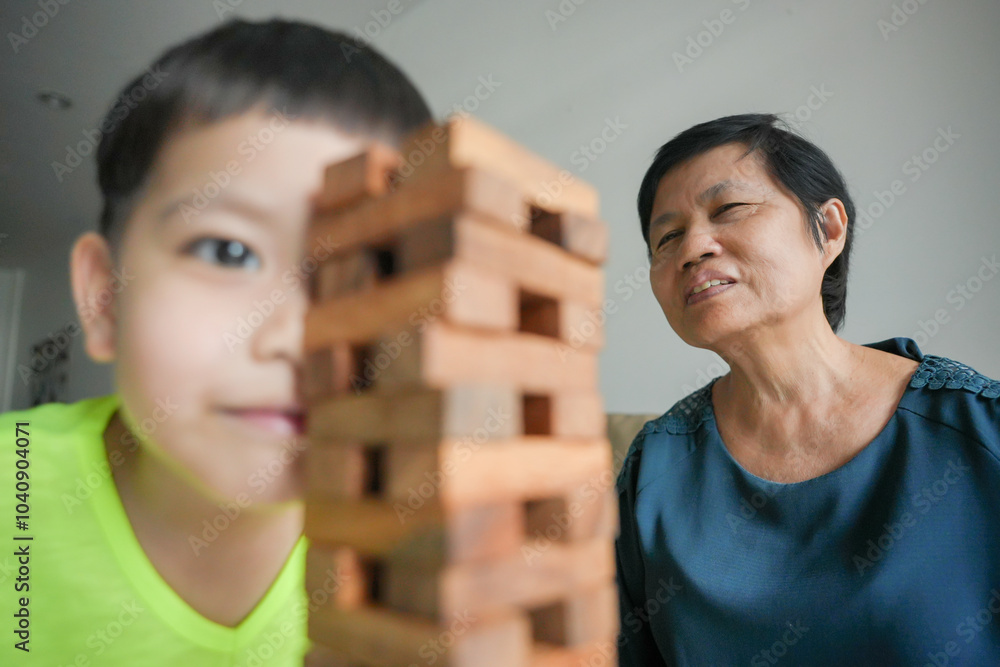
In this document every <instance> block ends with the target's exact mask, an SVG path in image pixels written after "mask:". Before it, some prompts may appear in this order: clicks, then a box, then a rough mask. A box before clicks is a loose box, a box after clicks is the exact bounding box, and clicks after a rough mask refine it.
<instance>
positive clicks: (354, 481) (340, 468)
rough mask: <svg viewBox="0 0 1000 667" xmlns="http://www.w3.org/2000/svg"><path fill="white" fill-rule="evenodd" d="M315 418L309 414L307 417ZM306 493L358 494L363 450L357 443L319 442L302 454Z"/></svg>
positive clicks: (325, 495)
mask: <svg viewBox="0 0 1000 667" xmlns="http://www.w3.org/2000/svg"><path fill="white" fill-rule="evenodd" d="M315 418H316V415H315V414H313V415H312V416H310V421H312V420H313V419H315ZM305 461H306V466H305V468H306V494H307V495H308V496H309V497H310V498H313V499H324V498H325V499H331V498H360V497H361V496H362V495H364V493H365V463H366V462H365V453H364V446H363V445H361V444H360V443H338V444H337V445H324V446H319V445H318V444H317V443H316V442H314V441H313V440H312V438H310V442H309V446H308V448H307V449H306V454H305Z"/></svg>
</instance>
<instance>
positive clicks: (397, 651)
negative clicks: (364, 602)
mask: <svg viewBox="0 0 1000 667" xmlns="http://www.w3.org/2000/svg"><path fill="white" fill-rule="evenodd" d="M309 637H310V639H312V640H313V641H315V642H318V643H320V644H322V645H324V646H326V647H328V648H330V649H331V650H333V651H335V652H337V653H339V654H341V655H344V656H347V657H348V658H349V659H351V660H354V661H357V662H360V663H361V664H364V665H369V666H371V667H411V666H412V665H414V664H432V663H433V664H437V665H442V666H444V667H527V665H528V660H529V659H530V653H531V648H530V647H531V629H530V626H529V623H528V621H527V619H526V618H524V616H523V615H518V614H508V615H505V616H494V617H490V618H482V617H478V616H475V615H473V614H470V613H469V612H460V613H458V614H455V615H454V616H452V617H450V618H448V619H446V620H444V621H443V622H442V623H441V624H440V625H438V624H435V623H431V622H429V621H426V620H421V619H419V618H414V617H413V616H411V615H407V614H401V613H398V612H393V611H389V610H384V609H375V608H362V609H353V610H349V611H348V610H341V609H336V608H324V609H321V610H320V611H319V612H317V613H315V614H311V615H310V616H309Z"/></svg>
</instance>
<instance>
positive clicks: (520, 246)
mask: <svg viewBox="0 0 1000 667" xmlns="http://www.w3.org/2000/svg"><path fill="white" fill-rule="evenodd" d="M407 231H408V233H407V234H401V236H400V238H399V239H397V240H396V241H394V243H396V244H397V250H396V252H397V253H398V259H396V260H394V261H393V264H394V271H395V273H396V275H395V280H396V281H398V280H401V279H402V278H403V277H404V276H406V270H407V269H409V270H411V271H412V270H415V269H417V268H420V267H422V266H426V265H427V264H428V263H431V264H433V262H435V261H438V260H440V261H441V263H442V264H443V263H445V262H446V261H447V260H446V259H445V257H448V256H450V257H453V258H454V259H455V260H456V261H460V262H461V264H460V266H462V267H464V268H461V269H459V268H456V269H451V270H454V271H462V272H463V275H466V274H467V275H469V276H470V278H477V279H478V280H479V282H484V281H486V280H488V279H490V278H492V279H493V281H494V284H495V286H485V287H483V289H491V292H490V293H486V294H483V295H482V296H481V298H480V297H479V295H473V294H471V293H470V295H469V296H468V297H466V298H464V299H461V303H460V304H458V307H462V308H465V309H469V310H473V311H478V310H485V309H486V308H488V307H489V306H490V304H491V302H495V303H494V305H493V308H494V309H497V310H501V311H503V317H504V318H506V317H507V311H506V309H507V308H508V307H509V306H507V303H506V299H507V297H504V296H502V295H501V294H500V292H501V289H502V288H501V287H499V283H498V282H497V281H500V280H501V279H506V280H507V281H508V282H509V283H510V284H511V285H512V286H517V287H519V288H520V289H521V290H522V291H524V292H526V293H528V294H532V295H537V296H539V297H549V298H552V299H556V300H559V301H566V302H571V303H573V304H579V305H578V307H576V310H572V309H571V310H569V311H567V316H568V317H569V319H567V320H565V321H566V325H565V326H564V328H566V330H567V331H568V332H572V330H573V327H574V326H576V327H577V328H579V329H580V331H583V332H584V334H585V335H584V336H583V344H585V345H587V346H591V347H595V348H596V347H598V346H599V345H600V341H601V339H600V338H599V337H598V338H594V333H593V332H592V331H590V328H591V327H593V326H595V323H594V320H595V319H596V322H598V323H599V322H600V318H599V316H603V313H601V310H600V309H601V307H602V305H603V303H602V301H603V294H604V279H603V277H602V275H601V271H600V269H599V268H597V267H595V266H592V265H590V264H588V263H587V262H585V261H583V260H581V259H578V258H576V257H574V256H572V255H568V254H567V253H565V252H563V251H561V250H560V249H559V248H557V247H555V246H553V245H552V244H551V243H547V242H545V241H543V240H541V239H539V238H537V237H533V236H530V235H525V234H518V233H516V232H513V231H511V230H509V229H503V228H500V227H498V226H497V225H495V224H492V223H490V222H489V221H487V220H485V219H483V218H482V217H481V216H475V215H471V214H461V215H459V216H457V217H454V218H439V219H435V220H431V221H425V222H422V223H419V224H416V225H415V226H413V227H410V228H408V230H407ZM424 237H426V242H425V241H424ZM373 243H375V242H374V241H370V242H368V241H366V242H362V243H360V244H356V245H355V246H354V247H353V248H352V249H351V250H347V251H345V252H347V253H355V254H357V255H363V254H365V253H370V252H373V248H375V246H374V245H372V244H373ZM382 243H387V241H385V240H383V241H382ZM421 243H423V246H421ZM400 245H401V247H400ZM449 253H450V255H449ZM355 262H357V263H360V260H355ZM472 270H474V271H475V273H472V272H471V271H472ZM422 275H427V274H422ZM320 279H323V276H322V275H318V276H317V278H316V280H320ZM387 279H388V282H387V283H386V285H388V284H389V283H392V282H394V281H393V276H388V277H387ZM331 280H332V279H331ZM351 284H353V285H356V286H357V291H361V290H364V289H368V287H367V284H365V283H363V282H361V283H359V282H357V281H355V282H354V283H351ZM324 289H325V290H326V292H324V291H323V290H324ZM330 289H332V288H329V287H327V288H322V289H321V288H320V287H317V288H315V291H316V292H317V293H320V292H322V293H323V294H328V293H329V290H330ZM398 289H404V288H402V287H400V288H398ZM409 289H415V288H413V287H411V288H409ZM428 289H430V288H428ZM340 293H341V294H343V293H344V292H340ZM438 296H440V295H438ZM474 296H475V298H474ZM412 298H424V299H434V298H435V297H434V296H430V295H428V294H426V293H423V292H421V293H420V294H419V297H418V296H416V295H414V296H413V297H412ZM379 303H380V302H379ZM477 304H478V305H477ZM483 304H485V307H484V306H483ZM584 308H589V309H590V311H592V312H593V313H594V314H595V316H594V317H591V318H589V320H588V322H590V323H589V324H587V325H584V324H583V322H582V321H580V322H579V323H577V320H580V319H581V318H582V317H584V316H585V315H586V313H581V312H580V310H581V309H584ZM404 310H405V309H404V308H403V307H401V306H400V307H397V308H395V309H393V310H391V312H393V313H396V315H397V316H402V315H401V314H402V311H404ZM414 312H415V311H413V310H412V309H411V310H410V312H409V315H413V314H414ZM478 317H479V318H480V319H484V320H485V321H487V322H489V323H491V324H492V320H490V319H489V318H488V317H486V316H484V315H482V314H480V315H479V316H478ZM498 317H499V316H498ZM574 318H576V319H574ZM505 321H506V320H505ZM324 322H325V320H324ZM312 326H313V327H314V328H316V327H319V326H320V325H319V324H316V323H313V324H312ZM307 334H310V336H311V337H312V338H315V337H317V336H319V337H323V334H322V331H318V332H315V333H313V332H312V331H310V330H308V329H307Z"/></svg>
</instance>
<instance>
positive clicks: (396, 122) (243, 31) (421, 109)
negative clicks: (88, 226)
mask: <svg viewBox="0 0 1000 667" xmlns="http://www.w3.org/2000/svg"><path fill="white" fill-rule="evenodd" d="M252 108H261V109H263V110H264V111H276V112H280V113H282V114H284V115H286V116H288V117H291V118H307V119H317V120H326V121H329V122H330V123H331V124H332V125H335V126H336V127H337V128H338V129H341V130H343V131H344V132H346V133H349V134H362V135H366V136H371V137H373V138H376V137H377V138H380V139H382V140H383V141H387V142H390V143H397V144H398V143H399V142H400V141H401V140H402V138H403V137H404V136H405V135H406V134H408V133H409V132H411V131H412V130H414V129H416V128H417V127H419V126H420V125H423V124H424V123H426V122H428V121H429V120H430V119H431V113H430V109H429V108H428V107H427V104H426V102H424V99H423V97H421V95H420V93H419V92H418V91H417V89H416V88H415V87H414V86H413V84H412V83H411V82H410V81H409V79H407V77H406V75H405V74H403V73H402V72H401V71H400V70H399V69H398V68H397V67H396V66H394V65H393V64H392V63H390V62H389V61H388V60H386V59H385V58H384V57H382V56H381V55H380V54H379V53H377V52H376V51H375V50H374V49H372V48H370V47H369V46H368V45H366V44H364V43H362V42H360V41H358V40H356V39H354V38H352V37H349V36H348V35H346V34H344V33H340V32H331V31H329V30H326V29H324V28H320V27H318V26H314V25H309V24H305V23H300V22H295V21H286V20H279V19H275V20H270V21H266V22H261V23H254V22H248V21H242V20H233V21H229V22H226V23H224V24H222V25H221V26H219V27H218V28H215V29H213V30H211V31H209V32H207V33H204V34H202V35H200V36H197V37H195V38H193V39H190V40H188V41H186V42H183V43H181V44H179V45H177V46H175V47H173V48H171V49H169V50H167V51H166V52H165V53H164V54H163V55H161V56H160V57H159V58H158V59H157V60H156V62H155V63H154V64H153V65H152V66H151V67H150V68H149V69H148V70H147V71H145V72H143V73H142V74H140V75H139V76H137V77H136V78H135V79H134V80H132V81H131V82H130V83H129V84H128V85H127V86H125V88H124V89H123V91H122V92H121V94H120V95H119V96H118V97H117V98H116V100H115V102H114V104H112V106H111V109H110V110H109V111H108V113H107V115H106V116H105V118H104V120H103V122H102V123H101V125H100V131H101V139H100V145H99V147H98V151H97V165H98V181H99V183H100V187H101V193H102V195H103V197H104V205H103V210H102V212H101V219H100V231H101V233H102V234H103V235H104V236H105V238H106V239H108V242H109V244H110V245H111V247H112V249H115V248H117V246H118V245H119V243H120V240H121V236H122V234H123V232H124V229H123V228H124V225H125V221H126V220H127V219H128V217H129V216H130V215H131V212H132V207H133V205H134V204H135V201H136V199H137V195H138V194H139V193H140V192H141V190H142V188H143V187H144V185H145V182H146V179H147V176H148V175H149V170H150V168H151V167H152V165H153V162H154V160H155V159H156V156H157V154H158V153H159V151H160V149H161V148H162V146H163V144H164V143H165V142H166V140H167V139H168V138H169V137H170V136H171V134H172V133H173V132H175V131H177V130H178V129H180V128H181V127H189V126H192V125H204V124H209V123H212V122H215V121H218V120H221V119H223V118H225V117H227V116H232V115H237V114H240V113H244V112H247V111H249V110H251V109H252Z"/></svg>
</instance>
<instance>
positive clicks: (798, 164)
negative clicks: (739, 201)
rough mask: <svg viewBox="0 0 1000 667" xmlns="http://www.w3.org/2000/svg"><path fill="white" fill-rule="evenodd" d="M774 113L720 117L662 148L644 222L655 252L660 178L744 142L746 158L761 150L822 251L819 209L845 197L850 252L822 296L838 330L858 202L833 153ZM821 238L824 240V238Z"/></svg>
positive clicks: (647, 189) (642, 191) (643, 190)
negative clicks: (651, 231) (653, 233)
mask: <svg viewBox="0 0 1000 667" xmlns="http://www.w3.org/2000/svg"><path fill="white" fill-rule="evenodd" d="M779 124H780V125H784V124H783V123H782V122H781V119H779V118H778V116H776V115H774V114H740V115H736V116H726V117H724V118H717V119H715V120H712V121H708V122H706V123H701V124H699V125H695V126H694V127H691V128H689V129H687V130H684V131H683V132H681V133H680V134H678V135H677V136H676V137H674V138H673V139H671V140H670V141H668V142H667V143H665V144H664V145H663V146H661V147H660V149H659V150H658V151H657V152H656V157H655V158H653V163H652V164H651V165H650V167H649V169H648V170H647V171H646V175H645V176H644V177H643V179H642V185H640V186H639V197H638V207H639V222H640V224H641V226H642V237H643V239H644V240H645V242H646V248H647V250H649V251H650V252H652V249H651V248H650V245H649V225H650V216H651V215H652V212H653V201H654V199H655V198H656V189H657V187H658V186H659V184H660V180H661V179H662V178H663V177H664V176H665V175H666V173H667V172H668V171H670V170H671V169H672V168H674V167H675V166H677V165H679V164H681V163H682V162H686V161H687V160H690V159H691V158H694V157H697V156H698V155H701V154H702V153H705V152H707V151H709V150H711V149H713V148H717V147H719V146H723V145H725V144H733V143H736V144H743V145H745V146H746V147H747V150H746V152H745V153H744V154H743V157H747V156H749V155H751V154H756V156H757V157H759V158H760V159H761V160H762V162H763V164H764V166H765V168H766V169H767V171H768V173H769V174H770V175H771V177H772V178H773V179H774V180H775V181H777V182H778V183H780V184H781V185H782V186H783V187H784V188H785V189H787V190H788V191H789V192H791V193H792V195H793V196H794V197H795V198H796V199H797V200H798V201H799V202H800V203H801V204H802V206H803V208H805V210H806V216H807V217H806V224H807V225H808V228H809V231H810V233H811V235H812V238H813V240H814V241H815V242H816V245H817V246H818V247H819V248H820V249H822V242H823V240H825V238H826V230H825V228H824V227H823V216H822V215H821V213H820V210H819V207H820V206H821V205H822V204H823V203H824V202H826V201H827V200H829V199H834V198H835V199H839V200H840V201H841V202H843V204H844V209H845V211H846V212H847V236H846V239H845V241H844V250H843V252H841V253H840V255H839V256H838V257H837V258H836V259H834V260H833V263H832V264H830V266H829V267H828V268H827V270H826V273H825V274H824V275H823V284H822V287H821V289H820V294H821V296H822V298H823V312H824V313H825V314H826V319H827V321H828V322H829V323H830V326H831V327H832V328H833V330H834V331H837V330H838V329H840V327H841V326H842V325H843V323H844V313H845V309H846V302H847V268H848V263H849V260H850V254H851V243H852V240H853V238H854V202H853V201H852V200H851V196H850V195H849V194H848V192H847V185H846V183H845V182H844V177H843V176H841V174H840V172H839V171H838V170H837V168H836V167H835V166H834V164H833V161H832V160H830V157H829V156H828V155H827V154H826V153H824V152H823V150H822V149H820V148H819V147H818V146H816V145H815V144H813V143H811V142H809V141H807V140H805V139H803V138H802V137H800V136H798V135H797V134H794V133H792V132H791V131H789V130H788V129H786V127H787V125H785V126H784V127H781V126H779ZM821 237H823V239H822V240H821Z"/></svg>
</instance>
